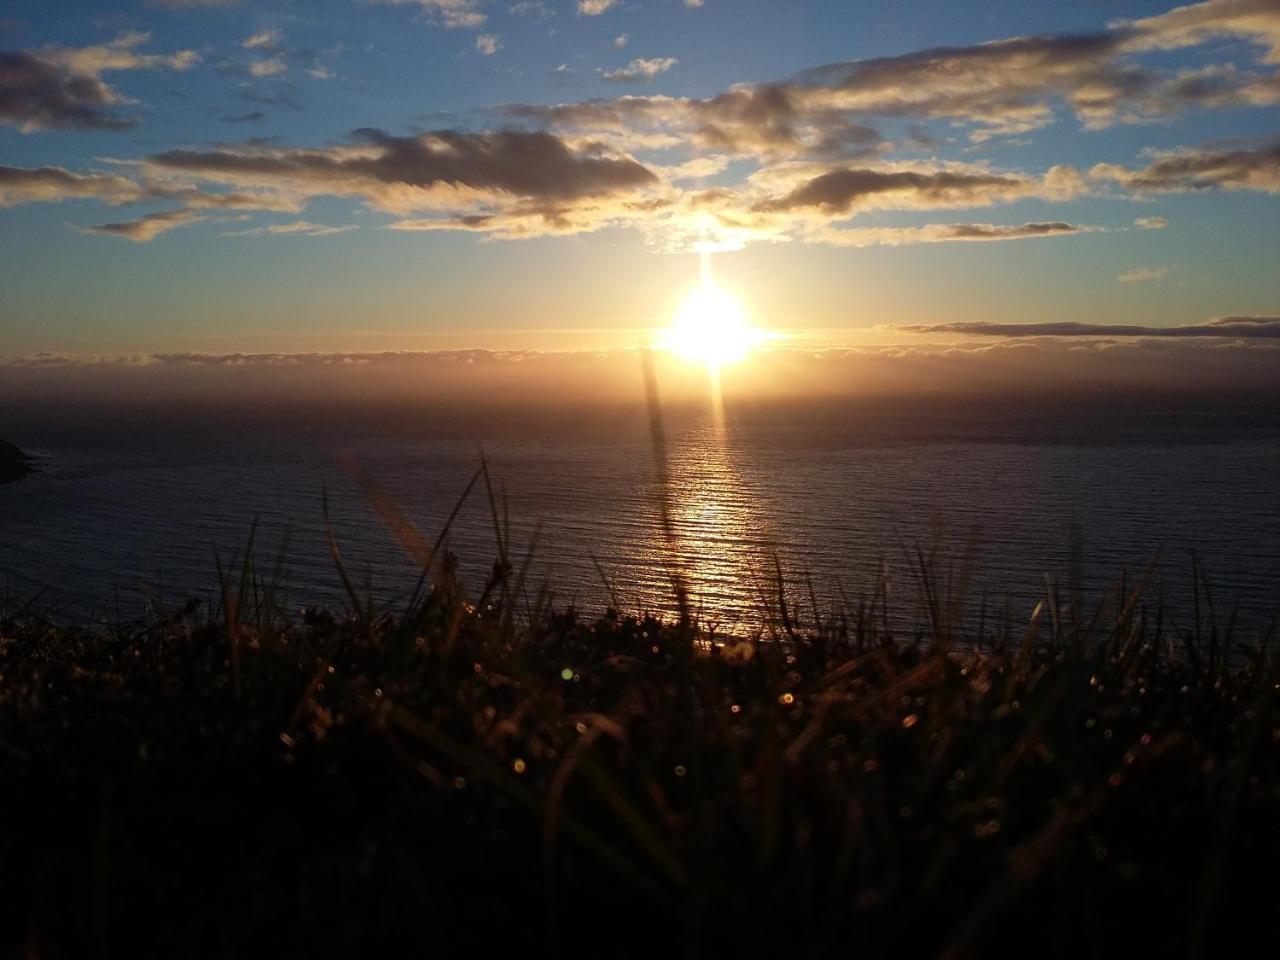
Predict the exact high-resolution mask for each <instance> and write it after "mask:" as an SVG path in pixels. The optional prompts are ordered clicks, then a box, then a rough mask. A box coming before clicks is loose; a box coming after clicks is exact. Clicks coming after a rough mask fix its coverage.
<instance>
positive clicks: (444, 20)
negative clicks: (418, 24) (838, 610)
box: [374, 0, 489, 29]
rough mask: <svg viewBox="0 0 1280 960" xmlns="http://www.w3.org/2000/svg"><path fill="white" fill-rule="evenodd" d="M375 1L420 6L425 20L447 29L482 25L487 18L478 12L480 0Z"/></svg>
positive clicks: (480, 4) (377, 0) (376, 1)
mask: <svg viewBox="0 0 1280 960" xmlns="http://www.w3.org/2000/svg"><path fill="white" fill-rule="evenodd" d="M374 2H375V3H389V4H393V5H395V6H406V5H408V6H416V7H419V8H421V10H422V12H423V14H424V15H425V16H426V18H427V20H428V21H429V22H431V23H434V24H438V25H440V26H443V27H447V28H449V29H459V28H471V29H474V28H476V27H481V26H484V24H485V21H487V20H488V19H489V18H488V16H486V15H485V14H483V13H481V12H480V7H481V6H482V5H483V4H482V2H481V0H374Z"/></svg>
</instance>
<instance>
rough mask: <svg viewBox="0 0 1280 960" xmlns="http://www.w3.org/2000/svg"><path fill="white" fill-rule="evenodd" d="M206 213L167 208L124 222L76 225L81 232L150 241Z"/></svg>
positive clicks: (136, 241)
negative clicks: (87, 225)
mask: <svg viewBox="0 0 1280 960" xmlns="http://www.w3.org/2000/svg"><path fill="white" fill-rule="evenodd" d="M204 219H205V217H204V215H202V214H200V213H197V212H196V211H194V210H165V211H163V212H160V213H149V214H147V215H146V216H144V217H139V218H138V219H137V220H127V221H124V222H123V223H103V224H98V225H97V226H91V227H76V228H75V229H76V230H77V231H79V232H80V233H91V234H100V235H102V236H108V237H123V238H124V239H126V240H132V241H133V242H134V243H150V242H151V241H152V240H154V239H155V238H156V237H158V236H160V235H161V234H162V233H168V232H169V231H170V230H176V229H177V228H179V227H185V226H187V225H188V224H192V223H199V222H200V221H201V220H204Z"/></svg>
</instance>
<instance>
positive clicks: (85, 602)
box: [0, 399, 1280, 635]
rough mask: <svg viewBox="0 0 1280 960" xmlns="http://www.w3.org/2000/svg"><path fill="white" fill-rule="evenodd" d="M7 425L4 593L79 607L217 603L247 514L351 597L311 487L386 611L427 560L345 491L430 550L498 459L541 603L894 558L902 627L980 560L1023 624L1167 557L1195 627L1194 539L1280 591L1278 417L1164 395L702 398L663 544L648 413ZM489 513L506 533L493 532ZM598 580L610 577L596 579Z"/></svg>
mask: <svg viewBox="0 0 1280 960" xmlns="http://www.w3.org/2000/svg"><path fill="white" fill-rule="evenodd" d="M9 416H10V419H9V421H7V422H6V423H5V424H4V430H5V432H6V434H7V435H8V438H9V439H10V440H13V441H14V442H16V443H18V444H19V445H20V446H22V447H23V448H24V449H26V450H27V452H28V453H30V454H33V455H34V456H36V457H37V465H38V467H39V469H38V472H36V473H34V474H32V475H31V476H29V477H27V478H25V479H23V480H21V481H20V482H18V483H13V484H8V485H5V486H3V487H0V530H2V531H3V535H2V536H0V584H3V583H5V582H7V584H8V589H9V590H10V592H11V593H16V594H19V595H25V596H28V597H33V596H35V595H36V594H39V600H38V605H39V608H40V609H42V610H50V611H52V613H53V615H55V616H57V617H61V618H64V619H76V618H81V619H83V618H87V617H93V618H95V619H103V618H107V619H112V618H115V617H117V616H118V617H120V618H122V619H125V620H128V619H133V618H137V617H139V616H141V614H142V612H143V610H144V609H145V605H146V604H147V603H151V604H152V605H153V606H154V605H163V606H164V607H165V608H167V609H176V608H177V607H179V606H181V605H182V604H183V603H184V602H185V601H186V600H187V599H188V598H192V597H194V598H198V599H201V600H206V601H207V600H210V599H211V598H213V597H214V596H215V592H216V590H215V588H216V577H215V572H214V571H215V563H214V556H215V551H216V553H217V554H218V556H219V557H220V558H221V560H222V562H223V563H224V564H225V563H226V562H228V561H229V559H230V558H231V557H232V556H234V555H235V554H236V552H237V551H238V550H239V549H240V548H242V547H243V545H244V543H245V541H246V539H247V537H248V534H249V529H250V525H251V523H252V522H253V521H254V520H255V519H256V520H257V524H258V528H257V536H256V549H257V553H258V563H259V568H260V570H261V571H263V572H264V574H265V572H267V571H269V570H270V569H271V568H272V566H273V565H274V563H275V561H276V557H277V554H278V552H279V550H280V549H281V546H282V545H284V548H285V552H284V558H285V569H286V570H287V579H286V583H287V592H286V596H287V598H288V599H287V602H288V603H289V604H290V605H292V606H294V607H298V606H301V605H302V604H316V603H321V604H332V605H339V604H341V602H342V594H341V592H340V590H339V585H338V581H337V578H336V576H335V574H334V570H333V565H332V561H331V560H330V558H329V554H328V550H327V547H326V546H325V542H324V535H323V524H322V514H321V499H322V494H325V493H327V496H328V501H329V505H330V512H331V516H332V523H333V530H334V534H335V536H336V538H337V541H338V543H339V545H340V547H341V549H342V552H343V555H344V558H345V559H346V562H347V564H348V566H349V567H350V569H351V570H352V572H353V575H354V576H355V577H356V579H357V580H358V581H359V582H360V583H361V584H362V585H363V584H366V583H367V584H368V585H369V588H370V589H371V591H372V593H373V595H374V596H375V597H376V598H378V599H380V600H381V601H382V602H384V603H389V604H393V603H394V602H395V601H396V600H397V598H399V597H402V596H403V595H404V593H405V592H406V591H407V590H408V589H410V587H411V586H412V584H413V582H414V579H415V573H416V571H415V570H414V568H413V565H412V563H411V562H410V561H409V560H408V558H407V557H406V556H405V555H404V553H403V552H402V550H401V549H400V547H399V546H398V545H397V543H396V541H395V538H394V537H393V535H392V534H391V532H390V531H388V530H387V529H386V528H385V527H384V526H383V524H382V523H381V522H380V521H379V520H378V519H377V516H376V515H375V513H374V511H373V510H372V508H371V507H370V505H369V504H368V502H367V501H366V500H365V498H364V497H363V496H362V494H361V493H360V492H359V491H358V489H357V488H356V485H355V483H354V482H353V480H352V477H351V475H350V467H344V466H343V465H342V464H343V463H349V464H356V465H358V468H359V469H361V470H363V471H365V472H366V473H367V474H368V475H369V476H371V477H373V478H374V479H375V480H376V481H377V483H378V484H379V485H380V486H381V487H382V488H383V490H384V491H385V492H386V493H387V495H388V496H389V497H390V498H391V499H392V500H393V501H394V502H395V503H397V504H398V505H399V506H400V507H401V508H402V509H403V510H404V511H405V513H406V514H407V515H408V516H409V517H411V518H412V519H413V521H414V522H415V523H416V524H417V525H418V526H419V527H420V528H421V529H422V530H423V531H424V532H425V533H427V534H428V535H430V536H431V537H434V535H435V534H436V532H438V530H439V529H440V527H441V525H442V524H443V522H444V520H445V518H446V517H447V516H448V515H449V513H450V511H451V510H452V508H453V506H454V504H455V502H456V500H457V498H458V496H459V495H460V494H461V492H462V491H463V489H464V487H465V486H466V484H467V481H468V480H469V479H470V477H471V476H472V474H473V473H474V472H475V470H476V468H477V466H478V465H479V460H480V452H481V450H482V449H483V451H484V454H485V455H486V456H487V458H488V460H489V463H490V466H491V471H492V476H493V478H494V482H495V485H496V488H497V491H498V496H499V501H500V506H499V510H500V512H501V513H502V514H504V515H505V517H506V518H509V519H508V521H507V522H509V528H510V542H511V549H512V552H513V553H514V554H516V555H517V557H522V556H523V555H524V552H525V551H526V550H527V549H528V548H529V547H530V545H532V544H534V543H535V538H536V549H535V552H534V561H533V564H532V567H531V570H532V574H531V577H530V580H529V587H530V590H531V592H536V590H537V588H538V587H540V586H541V585H544V584H545V585H546V586H547V587H548V588H549V589H551V590H553V591H554V593H555V596H556V597H557V598H558V599H559V600H560V601H562V602H575V603H578V604H579V605H581V606H583V607H586V608H588V609H590V610H601V609H603V608H604V606H606V605H607V604H608V603H609V602H610V595H611V594H613V595H615V596H616V598H617V602H618V603H619V604H620V605H622V606H623V607H624V608H627V609H630V610H643V609H648V610H656V611H659V612H670V611H671V610H672V608H673V596H672V590H671V574H672V571H673V569H676V570H679V572H680V573H681V575H682V576H683V577H684V578H685V579H686V580H687V582H688V584H689V586H690V589H691V592H692V596H693V599H694V603H695V606H696V607H697V608H698V609H699V610H700V611H701V614H702V616H703V617H704V619H706V620H708V621H713V622H717V623H719V624H721V625H722V627H723V628H724V629H737V630H748V631H749V630H752V629H756V628H758V627H760V626H761V625H762V623H763V622H764V615H763V614H762V610H763V609H764V608H765V607H767V606H768V605H769V603H770V600H771V598H773V597H775V596H776V576H775V573H774V570H775V567H774V558H775V556H776V557H777V558H778V560H779V562H780V564H781V566H782V569H783V572H784V577H785V579H786V580H787V582H788V583H789V584H790V587H791V589H794V590H795V591H796V594H797V596H803V597H804V599H805V607H806V608H808V607H809V605H810V604H809V595H808V583H809V582H812V584H813V586H814V591H815V594H816V595H817V599H818V601H819V606H820V608H821V609H823V610H827V611H831V610H834V609H835V608H837V607H838V606H839V605H840V603H841V602H842V599H843V601H846V602H850V603H853V602H856V598H857V597H858V596H859V595H860V594H861V593H863V592H865V591H868V590H870V589H873V586H874V584H875V583H876V582H877V578H878V577H879V575H880V571H881V570H882V565H883V569H886V570H887V572H888V574H889V576H890V579H891V583H892V587H893V591H894V599H895V601H896V602H897V603H898V604H899V605H900V607H901V609H902V611H903V614H904V616H908V617H909V616H910V615H912V612H913V611H916V610H918V609H919V605H918V604H917V603H916V602H915V593H916V591H917V589H918V588H917V584H916V582H915V580H914V578H913V575H912V572H911V565H910V558H913V557H915V556H916V550H917V548H918V549H919V550H921V551H923V552H925V553H927V552H928V551H929V550H930V549H933V548H935V547H938V548H940V549H941V553H940V554H939V556H940V558H941V559H940V560H939V563H940V564H941V565H942V569H944V570H945V569H946V565H947V564H948V563H950V564H951V565H952V569H953V570H954V569H957V567H956V565H957V564H959V563H960V557H961V555H962V554H964V553H965V551H971V552H972V555H973V560H974V565H975V569H976V571H977V573H976V574H975V575H974V577H973V579H972V582H971V583H970V585H969V587H968V596H969V605H970V608H971V609H972V610H973V611H975V612H976V611H977V610H978V609H979V608H980V607H981V606H982V605H983V604H985V605H986V606H987V608H988V609H989V610H996V609H1001V608H1003V606H1004V604H1005V601H1006V598H1007V599H1008V600H1009V602H1010V609H1011V610H1013V611H1014V613H1015V615H1016V616H1018V617H1024V618H1025V617H1026V616H1027V615H1028V614H1029V612H1030V608H1031V606H1032V604H1033V603H1034V602H1035V600H1036V599H1037V598H1038V597H1039V596H1040V595H1042V594H1043V591H1044V589H1045V588H1044V579H1043V578H1044V576H1045V575H1048V576H1050V577H1052V578H1055V579H1056V580H1057V581H1058V582H1059V583H1061V584H1064V587H1065V584H1066V583H1067V581H1068V578H1069V577H1070V576H1071V575H1072V574H1071V571H1072V567H1073V564H1074V561H1073V557H1074V556H1076V555H1078V556H1079V557H1080V558H1082V566H1081V568H1080V569H1081V572H1082V574H1083V586H1084V587H1085V590H1086V594H1087V595H1089V596H1090V597H1093V598H1097V597H1100V596H1101V595H1102V593H1103V592H1104V590H1105V589H1106V588H1107V587H1108V585H1110V584H1113V583H1114V582H1115V581H1116V580H1117V579H1118V578H1119V577H1120V575H1121V573H1122V571H1127V573H1128V576H1129V577H1130V578H1131V579H1132V578H1133V577H1135V576H1137V575H1138V574H1140V573H1141V572H1142V571H1143V570H1144V569H1146V568H1147V567H1148V565H1149V564H1150V563H1151V561H1152V559H1153V557H1155V556H1157V554H1158V555H1159V558H1160V561H1159V566H1158V570H1157V574H1156V576H1155V579H1154V581H1153V584H1152V588H1151V589H1150V590H1149V592H1148V596H1149V598H1150V602H1151V603H1152V604H1155V603H1156V602H1158V601H1159V600H1160V599H1161V598H1163V600H1164V601H1165V602H1166V604H1167V615H1168V616H1170V617H1173V618H1174V619H1175V620H1178V619H1181V620H1182V621H1183V622H1187V621H1189V618H1190V617H1191V616H1192V615H1193V611H1192V609H1191V607H1190V603H1189V598H1190V596H1191V591H1190V582H1191V579H1190V578H1191V564H1192V556H1193V554H1194V555H1195V556H1196V557H1198V559H1199V562H1200V563H1202V565H1203V567H1204V568H1205V570H1206V571H1207V573H1208V576H1209V581H1210V584H1211V586H1212V589H1213V594H1212V602H1213V604H1214V605H1215V610H1216V615H1217V616H1218V617H1219V618H1220V619H1221V620H1223V622H1225V620H1226V619H1227V618H1228V617H1229V616H1230V614H1231V611H1232V610H1235V611H1236V614H1237V622H1238V624H1239V625H1240V628H1241V629H1242V630H1245V629H1249V630H1252V631H1253V632H1254V633H1255V635H1260V634H1261V632H1262V630H1263V629H1264V628H1265V625H1266V623H1267V622H1268V620H1269V618H1270V617H1271V616H1272V615H1273V614H1274V612H1275V610H1276V607H1277V599H1278V598H1280V590H1278V585H1280V410H1277V409H1276V408H1275V407H1274V406H1273V407H1270V408H1268V407H1266V406H1262V407H1259V406H1257V405H1252V406H1250V405H1244V406H1241V405H1232V404H1229V403H1221V404H1216V405H1215V404H1213V403H1209V402H1206V401H1200V402H1189V401H1188V402H1177V403H1173V402H1161V403H1155V402H1151V403H1147V404H1145V405H1142V404H1132V405H1129V406H1124V407H1111V408H1108V407H1105V406H1099V405H1090V404H1075V405H1070V404H1058V405H1048V406H1046V405H1041V406H1038V407H1018V406H1016V405H1009V404H1003V405H1002V404H994V403H987V404H973V405H969V406H965V405H960V404H936V403H934V404H916V405H911V404H888V403H885V404H864V403H858V402H855V401H853V400H849V399H842V400H834V399H828V400H817V399H809V400H803V401H800V400H797V401H793V402H787V403H783V402H777V403H764V402H762V403H758V404H754V405H744V404H742V403H734V402H732V401H731V402H729V403H728V405H727V407H726V409H725V410H724V414H723V418H722V419H721V418H717V417H716V416H714V415H713V414H712V412H711V411H710V409H709V408H708V407H706V406H692V407H673V408H671V409H668V411H667V415H666V428H667V429H666V435H667V451H666V452H667V457H668V462H669V468H670V476H671V483H670V488H669V497H670V505H671V513H672V517H673V522H674V532H675V538H674V542H668V541H667V540H665V539H664V537H663V536H662V534H661V530H660V524H659V520H658V509H657V504H658V493H659V491H658V488H657V485H656V482H655V471H654V465H653V458H652V452H651V447H650V443H649V436H648V432H647V428H646V425H645V418H644V412H643V410H642V409H641V407H640V405H639V404H633V405H630V406H627V405H619V406H611V407H599V408H592V409H583V410H581V411H578V412H577V413H565V412H560V413H557V412H554V411H548V410H542V411H533V410H527V409H525V410H522V409H521V408H520V407H519V406H518V405H509V406H508V407H506V408H505V409H502V410H499V409H497V408H495V407H493V406H492V405H490V406H486V407H483V408H481V407H476V408H474V409H468V408H466V407H465V406H457V405H454V406H451V407H449V408H448V409H445V408H443V407H440V406H438V405H437V406H432V405H424V406H422V407H420V408H412V407H406V406H405V405H403V404H400V405H396V406H394V407H388V408H385V409H380V408H379V407H378V406H377V405H376V404H373V405H369V404H366V405H363V406H359V407H352V408H351V409H350V410H349V411H347V412H346V413H342V414H340V413H335V412H334V409H333V408H325V410H324V412H315V413H314V414H311V415H309V414H307V413H306V411H305V410H302V409H293V410H291V411H288V412H287V415H286V413H283V412H282V413H280V414H279V415H277V414H276V413H275V412H273V411H271V410H263V411H260V412H258V413H256V414H253V415H249V414H246V412H245V411H244V410H235V409H232V410H228V411H226V412H223V413H219V412H218V411H216V410H210V409H207V408H202V410H201V411H200V412H199V414H194V413H190V414H184V413H183V412H182V411H180V410H175V409H171V408H170V409H165V410H159V409H147V410H142V409H140V408H130V409H129V410H116V411H113V412H107V413H102V412H99V413H97V414H95V413H94V411H92V410H90V409H85V408H80V409H65V408H64V409H59V408H55V407H53V406H49V405H46V406H43V407H36V406H30V407H27V408H25V409H18V410H17V411H16V414H15V413H14V411H10V414H9ZM500 522H501V520H500ZM449 546H450V549H451V550H452V551H453V552H454V553H456V554H457V555H458V556H459V558H460V562H461V567H462V570H463V571H464V573H465V574H466V575H467V577H468V579H469V581H470V582H471V584H472V585H473V586H474V588H475V589H476V590H477V591H478V590H479V588H480V586H481V584H482V583H483V580H484V577H485V576H486V575H487V574H488V573H489V571H490V569H491V565H492V561H493V559H494V556H495V546H494V531H493V520H492V516H491V512H490V509H489V506H488V502H487V500H485V499H484V497H483V496H474V497H473V499H472V501H471V503H470V504H469V505H468V506H467V507H465V508H464V509H463V511H462V513H461V514H460V516H459V519H458V521H457V524H456V526H455V529H454V530H453V532H452V534H451V536H450V540H449ZM602 573H603V578H602Z"/></svg>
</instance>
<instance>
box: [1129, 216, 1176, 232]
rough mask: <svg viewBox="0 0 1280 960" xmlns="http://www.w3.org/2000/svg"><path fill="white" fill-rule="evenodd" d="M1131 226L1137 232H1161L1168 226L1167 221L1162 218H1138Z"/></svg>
mask: <svg viewBox="0 0 1280 960" xmlns="http://www.w3.org/2000/svg"><path fill="white" fill-rule="evenodd" d="M1133 225H1134V226H1135V227H1137V228H1138V229H1139V230H1163V229H1164V228H1165V227H1167V226H1168V225H1169V221H1168V220H1166V219H1165V218H1164V217H1138V219H1137V220H1134V221H1133Z"/></svg>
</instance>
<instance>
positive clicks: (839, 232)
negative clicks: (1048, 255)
mask: <svg viewBox="0 0 1280 960" xmlns="http://www.w3.org/2000/svg"><path fill="white" fill-rule="evenodd" d="M1097 230H1098V228H1097V227H1089V226H1080V225H1079V224H1074V223H1066V222H1063V221H1059V220H1055V221H1051V222H1046V223H1023V224H1010V225H1004V224H994V223H931V224H927V225H925V226H922V227H862V228H856V229H855V228H844V229H839V228H835V227H827V228H824V229H821V230H819V231H816V232H814V233H811V234H808V235H806V236H805V239H806V240H807V241H809V242H811V243H825V244H830V245H832V246H841V247H881V246H885V247H899V246H906V245H909V244H917V243H953V242H987V241H996V240H1029V239H1034V238H1037V237H1063V236H1071V235H1073V234H1078V233H1093V232H1095V231H1097Z"/></svg>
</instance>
